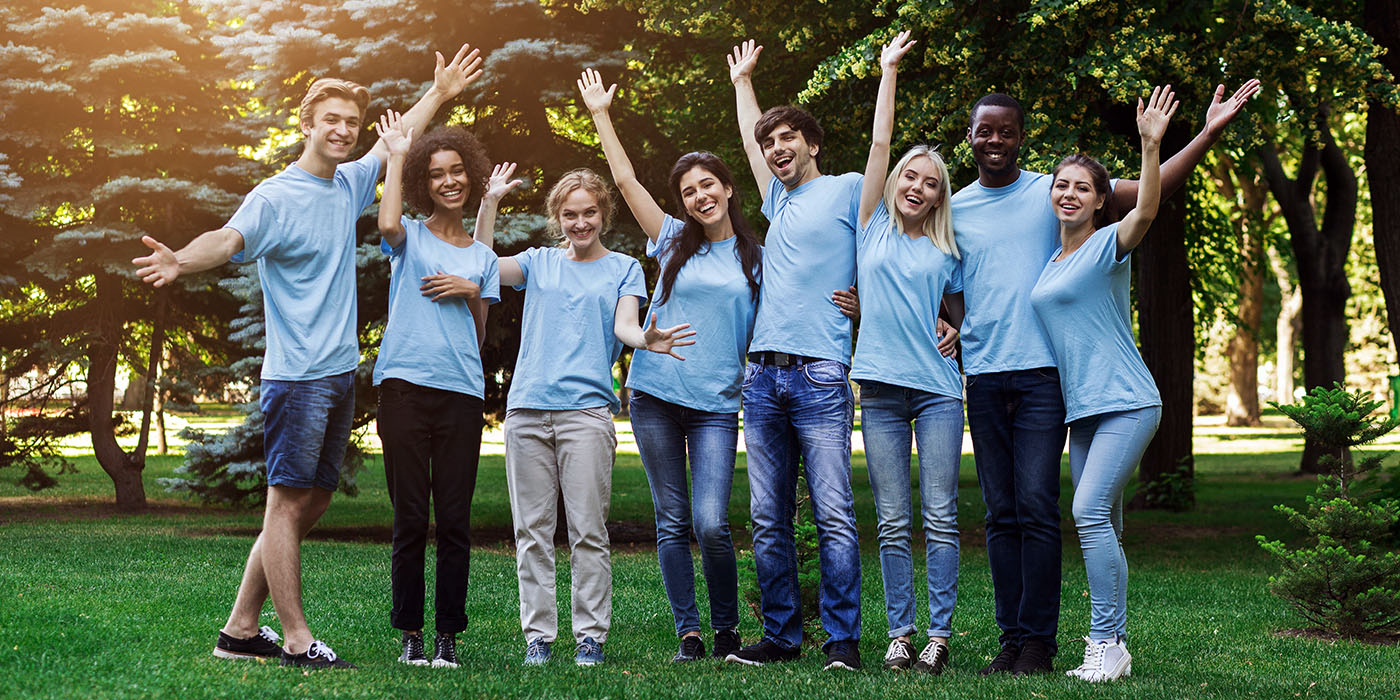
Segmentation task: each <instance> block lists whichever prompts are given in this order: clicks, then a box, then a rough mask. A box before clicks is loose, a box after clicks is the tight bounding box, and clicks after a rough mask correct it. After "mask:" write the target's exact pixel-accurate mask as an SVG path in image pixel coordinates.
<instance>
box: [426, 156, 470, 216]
mask: <svg viewBox="0 0 1400 700" xmlns="http://www.w3.org/2000/svg"><path fill="white" fill-rule="evenodd" d="M471 193H472V183H471V176H470V174H469V173H468V172H467V165H466V163H463V162H462V155H461V154H460V153H458V152H456V151H453V150H445V151H438V152H437V153H434V154H433V155H432V157H431V158H429V159H428V196H429V197H432V199H433V207H434V208H435V209H445V210H448V211H453V212H458V213H460V212H461V211H462V205H463V204H464V203H465V202H466V201H467V197H469V196H470V195H471Z"/></svg>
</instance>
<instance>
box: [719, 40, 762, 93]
mask: <svg viewBox="0 0 1400 700" xmlns="http://www.w3.org/2000/svg"><path fill="white" fill-rule="evenodd" d="M760 53H763V47H762V46H756V45H755V44H754V40H753V39H749V40H747V41H745V42H744V43H742V44H740V45H738V46H735V47H734V50H733V51H732V52H731V53H730V55H728V56H725V60H727V61H729V79H730V80H731V81H732V82H736V83H737V82H739V81H740V80H743V79H744V78H749V77H752V76H753V68H754V66H756V65H758V55H759V54H760Z"/></svg>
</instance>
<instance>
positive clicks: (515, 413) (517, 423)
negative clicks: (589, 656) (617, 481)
mask: <svg viewBox="0 0 1400 700" xmlns="http://www.w3.org/2000/svg"><path fill="white" fill-rule="evenodd" d="M505 433H506V486H507V489H508V490H509V492H510V517H511V521H512V522H513V523H514V525H515V572H516V576H517V577H518V578H519V581H520V629H521V631H523V632H524V633H525V639H526V640H527V641H528V640H533V639H543V640H544V641H547V642H553V641H554V640H555V639H556V638H557V637H558V632H559V615H558V609H557V604H556V602H555V595H554V530H555V527H556V524H557V522H558V513H557V512H556V511H557V509H558V508H557V506H558V501H559V495H560V493H562V494H563V496H564V513H565V518H566V520H567V521H568V528H569V551H570V554H569V566H570V570H571V571H572V577H571V578H572V593H573V596H572V597H573V632H574V639H575V641H582V640H583V638H584V637H592V638H593V639H594V640H596V641H598V642H605V641H607V638H608V628H609V627H610V626H611V624H612V561H611V558H610V555H609V551H608V548H609V543H608V527H607V522H608V504H609V500H610V497H611V494H612V468H613V458H614V456H615V455H616V453H617V433H616V431H615V430H614V428H613V422H612V413H610V412H609V411H608V408H607V407H606V406H600V407H598V408H585V409H578V410H569V411H545V410H537V409H512V410H510V411H507V412H506V422H505Z"/></svg>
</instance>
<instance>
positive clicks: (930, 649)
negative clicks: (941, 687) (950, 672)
mask: <svg viewBox="0 0 1400 700" xmlns="http://www.w3.org/2000/svg"><path fill="white" fill-rule="evenodd" d="M947 667H948V645H947V644H944V643H943V642H940V641H938V640H936V639H930V640H928V645H927V646H925V647H924V650H923V651H921V652H919V660H918V661H915V662H914V670H915V671H918V672H920V673H929V674H932V675H935V676H937V675H938V674H940V673H943V669H945V668H947Z"/></svg>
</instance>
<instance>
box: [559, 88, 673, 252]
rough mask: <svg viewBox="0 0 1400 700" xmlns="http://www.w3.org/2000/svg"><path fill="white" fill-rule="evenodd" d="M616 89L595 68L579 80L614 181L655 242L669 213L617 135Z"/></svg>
mask: <svg viewBox="0 0 1400 700" xmlns="http://www.w3.org/2000/svg"><path fill="white" fill-rule="evenodd" d="M616 90H617V84H616V83H613V85H612V86H611V87H609V88H608V89H606V90H604V89H603V76H602V75H601V74H599V73H598V71H596V70H593V69H592V68H589V69H588V70H585V71H584V72H583V75H582V76H581V77H580V78H579V79H578V91H579V93H580V94H582V95H583V104H584V106H586V107H588V113H589V114H590V115H592V116H593V126H595V127H596V128H597V129H598V140H599V141H602V142H603V155H604V156H606V157H607V159H608V169H609V170H611V171H612V176H613V182H614V183H615V184H616V185H617V189H618V190H619V191H621V192H622V198H623V199H625V200H627V208H628V209H631V210H632V216H635V217H637V223H638V224H641V226H642V231H645V232H646V234H647V238H650V239H651V240H652V242H653V243H654V242H656V237H657V236H659V235H661V224H662V223H663V222H665V221H666V212H665V211H663V210H662V209H661V205H659V204H657V203H656V200H655V199H654V198H653V197H652V196H651V195H650V194H649V193H648V192H647V190H646V188H645V187H642V183H641V182H640V181H639V180H637V171H636V170H633V169H632V161H631V160H629V159H628V158H627V150H626V149H624V148H623V147H622V141H621V140H620V139H618V138H617V132H616V131H615V130H614V129H613V124H612V116H611V115H609V114H608V108H609V107H610V106H612V96H613V92H614V91H616Z"/></svg>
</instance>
